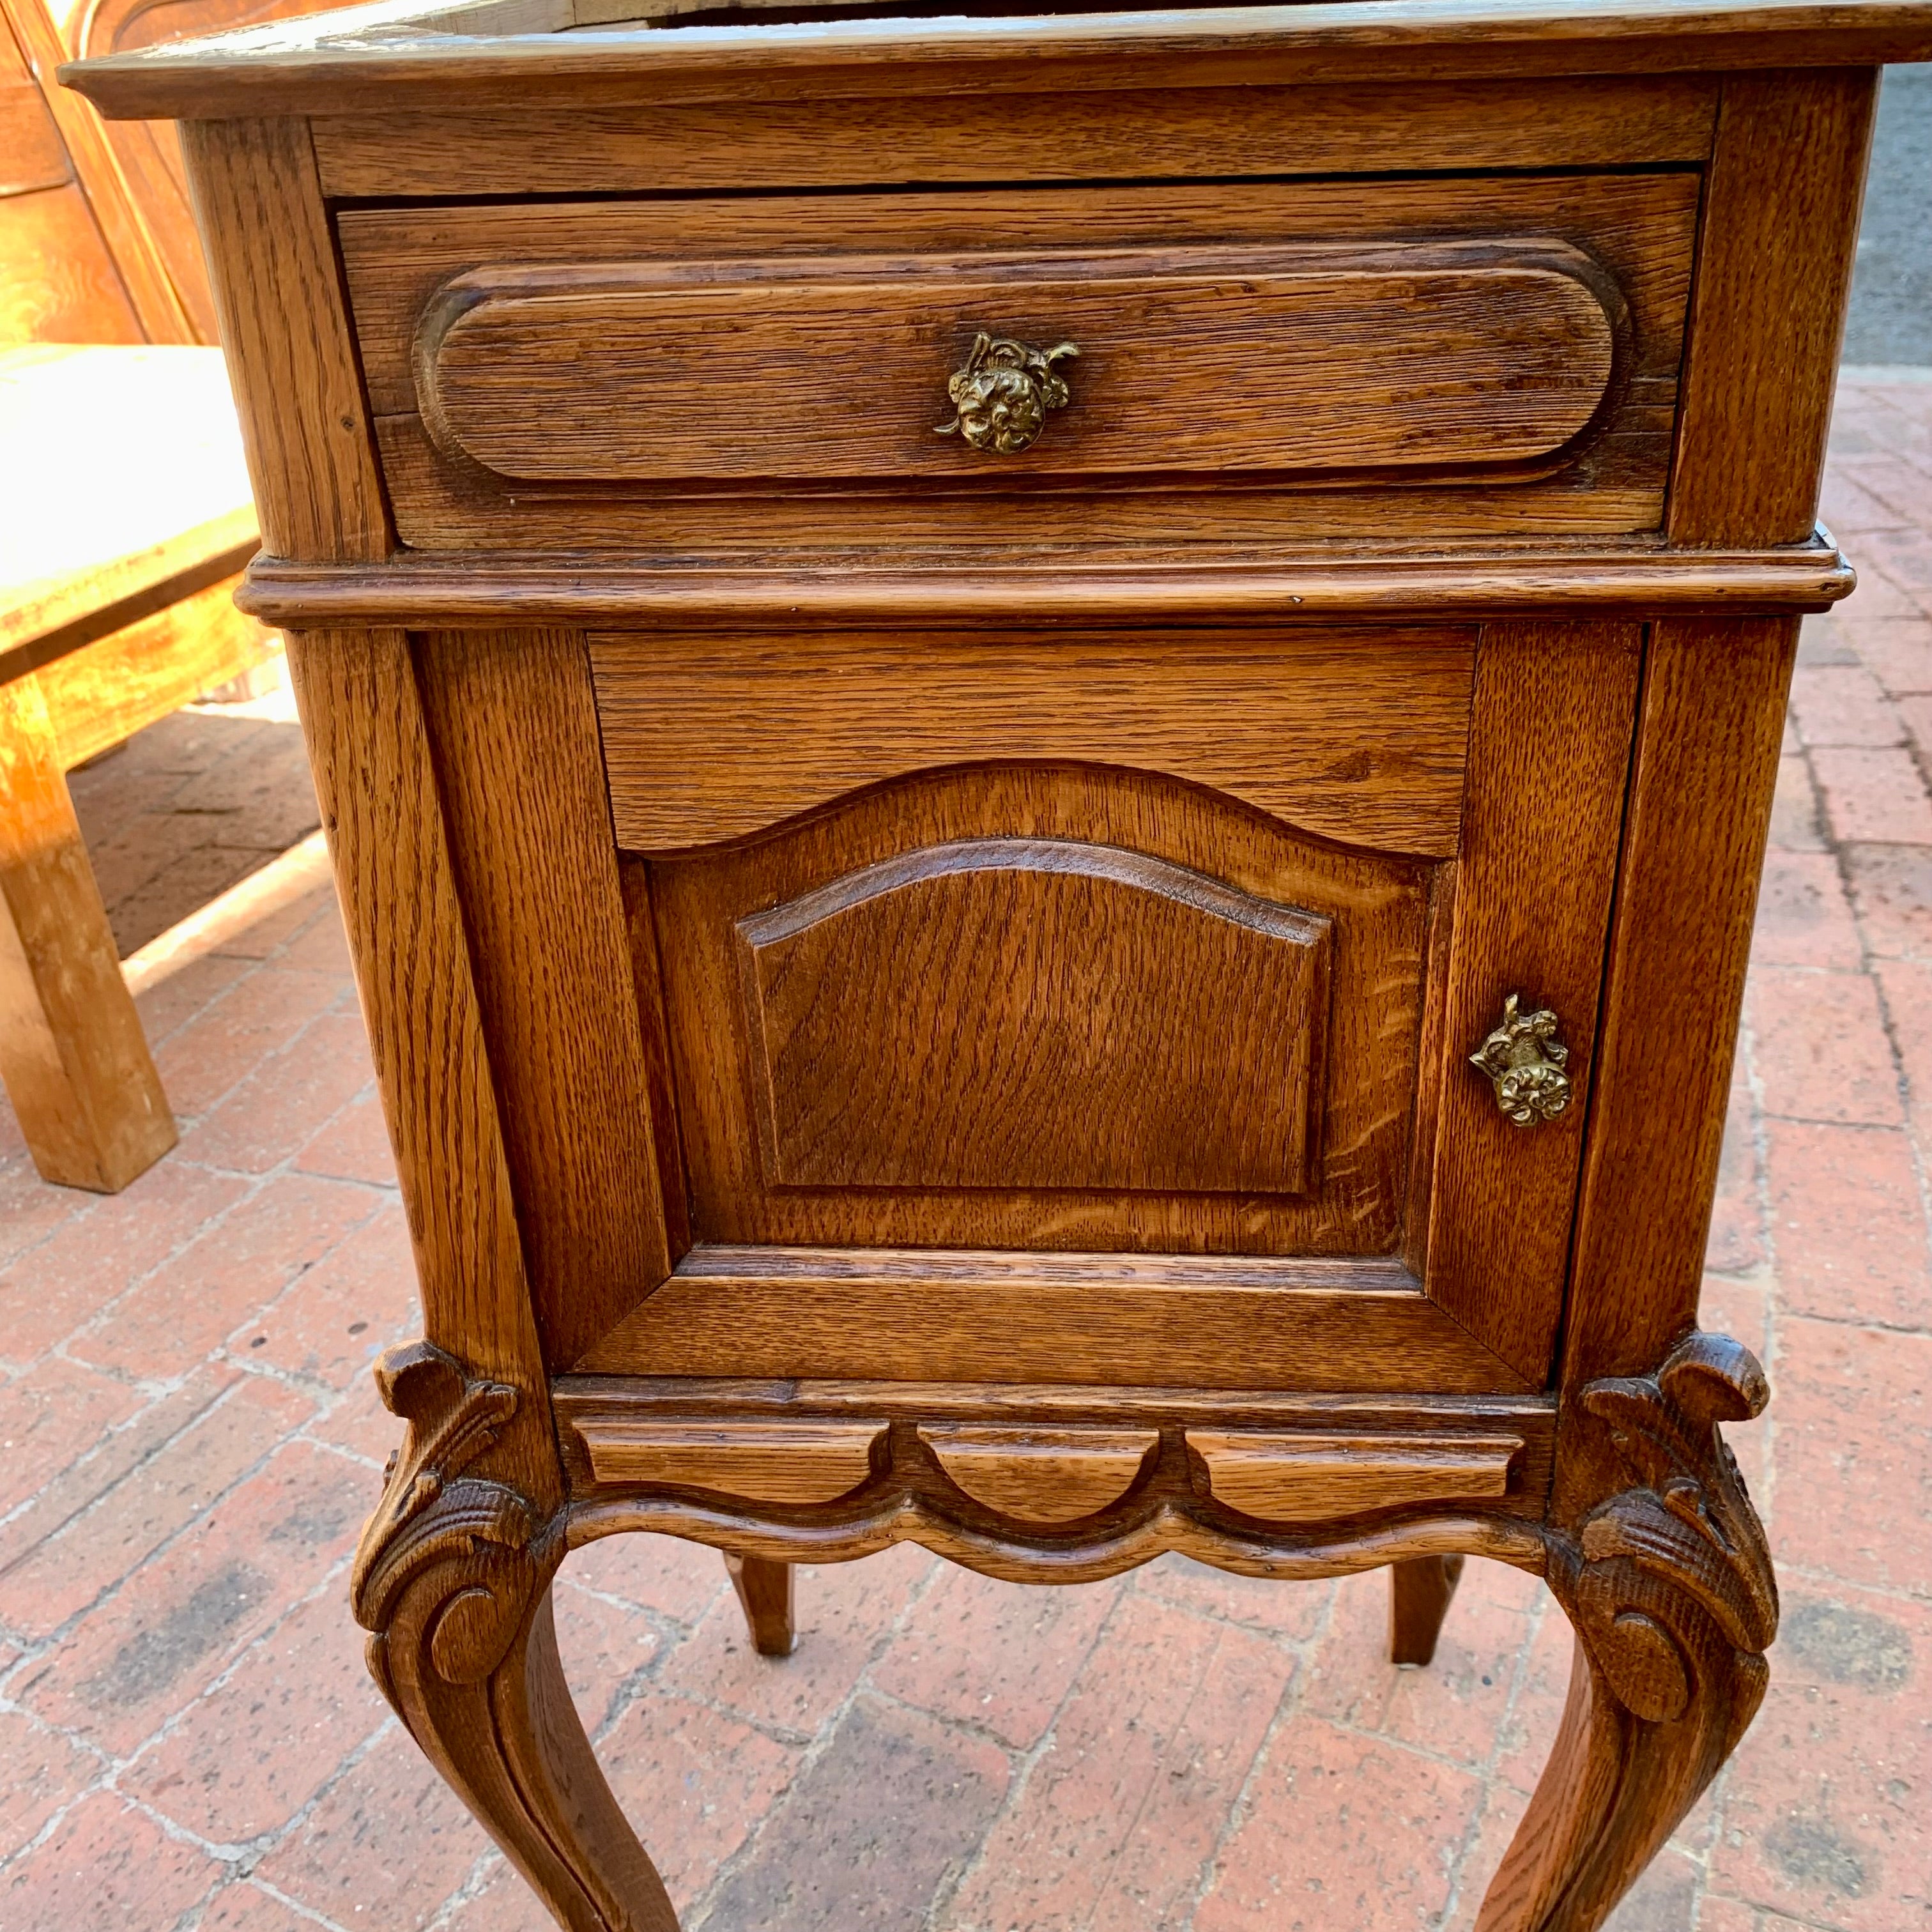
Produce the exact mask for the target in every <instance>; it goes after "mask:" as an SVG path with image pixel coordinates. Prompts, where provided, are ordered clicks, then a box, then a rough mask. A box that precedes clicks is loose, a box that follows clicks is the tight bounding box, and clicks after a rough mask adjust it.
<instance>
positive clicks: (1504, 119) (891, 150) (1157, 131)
mask: <svg viewBox="0 0 1932 1932" xmlns="http://www.w3.org/2000/svg"><path fill="white" fill-rule="evenodd" d="M1716 110H1717V87H1716V83H1715V82H1713V81H1712V80H1710V79H1709V78H1708V77H1706V76H1704V75H1701V74H1699V75H1685V76H1681V77H1659V78H1656V79H1642V80H1616V79H1610V78H1591V79H1589V80H1561V81H1553V82H1546V83H1543V84H1541V85H1540V86H1537V87H1535V88H1534V89H1529V88H1526V87H1524V86H1522V85H1521V84H1520V83H1517V82H1514V81H1491V82H1463V83H1455V82H1451V83H1436V84H1434V85H1424V86H1414V87H1410V88H1408V89H1404V90H1403V92H1402V93H1401V94H1400V95H1397V96H1394V97H1392V96H1391V94H1390V92H1389V91H1388V89H1385V88H1381V87H1373V86H1369V87H1362V86H1358V87H1298V88H1295V89H1293V90H1292V92H1285V91H1283V90H1282V89H1274V88H1266V87H1224V88H1203V89H1178V88H1177V89H1160V90H1149V91H1148V92H1130V91H1123V92H1118V93H1112V94H1106V95H1080V94H1072V95H1031V94H993V93H979V92H975V93H974V94H971V95H964V96H951V97H949V96H946V95H939V96H937V97H932V96H929V97H926V98H917V97H912V96H908V97H907V98H904V99H895V98H892V97H890V96H886V97H883V98H879V99H876V100H872V101H868V102H867V103H866V104H865V112H864V113H863V114H862V115H861V116H859V117H858V124H856V125H855V124H854V117H853V115H852V113H851V111H850V109H849V108H848V107H845V106H844V105H843V104H836V103H835V104H831V105H829V106H825V105H820V104H811V103H801V102H794V101H733V102H732V103H731V104H730V105H729V106H728V107H655V108H626V107H610V106H595V107H593V106H589V105H587V104H586V105H580V106H574V107H571V108H568V109H560V108H554V107H551V108H516V107H506V108H502V109H499V110H497V111H496V113H493V114H491V115H487V116H478V115H469V114H460V115H459V114H455V113H439V112H438V111H437V110H435V109H434V108H415V109H412V110H408V111H407V112H405V113H390V114H386V115H383V116H382V117H381V118H380V119H377V118H373V117H372V118H359V117H356V116H354V115H343V116H337V117H325V118H321V119H318V120H317V121H316V122H315V124H314V126H315V145H316V154H317V158H318V160H320V163H321V165H322V176H323V187H324V189H325V190H326V192H327V193H329V194H331V195H339V196H377V195H425V196H431V195H435V196H458V195H462V196H473V195H486V194H487V195H516V194H537V193H548V194H556V193H565V194H568V193H605V194H616V193H626V192H629V193H637V192H655V193H663V192H664V191H665V190H669V189H673V188H682V189H686V190H691V189H703V188H707V187H751V186H757V187H831V186H835V185H836V186H841V187H868V186H878V185H882V184H887V183H891V182H925V183H931V182H936V181H949V180H956V181H968V182H973V183H979V182H983V181H1001V180H1008V181H1018V180H1053V179H1056V178H1057V179H1060V180H1067V179H1070V178H1079V177H1082V176H1106V175H1116V176H1121V175H1126V176H1138V177H1141V178H1145V177H1147V176H1149V175H1184V174H1200V175H1239V174H1268V175H1284V174H1344V173H1352V172H1358V171H1360V172H1365V173H1376V174H1396V173H1420V172H1425V171H1428V170H1431V169H1480V168H1532V167H1544V168H1581V167H1592V166H1603V165H1604V164H1606V163H1608V164H1611V165H1614V166H1634V165H1640V164H1642V163H1646V162H1661V161H1695V160H1702V159H1703V157H1704V156H1705V155H1706V154H1708V153H1709V151H1710V146H1711V131H1712V124H1713V122H1714V121H1715V118H1716ZM834 136H836V138H834Z"/></svg>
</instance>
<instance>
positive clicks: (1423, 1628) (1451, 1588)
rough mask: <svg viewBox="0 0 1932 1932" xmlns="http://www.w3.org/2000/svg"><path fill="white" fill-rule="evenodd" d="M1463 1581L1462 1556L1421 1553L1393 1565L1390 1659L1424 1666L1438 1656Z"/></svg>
mask: <svg viewBox="0 0 1932 1932" xmlns="http://www.w3.org/2000/svg"><path fill="white" fill-rule="evenodd" d="M1462 1580H1463V1559H1462V1558H1461V1557H1460V1556H1421V1557H1418V1558H1417V1559H1415V1561H1414V1562H1409V1563H1392V1564H1391V1565H1389V1661H1390V1662H1391V1664H1409V1665H1411V1666H1414V1667H1421V1666H1422V1665H1424V1664H1432V1663H1433V1662H1434V1661H1435V1658H1436V1639H1437V1637H1439V1635H1440V1634H1442V1619H1443V1618H1444V1617H1445V1616H1447V1615H1448V1610H1449V1604H1450V1601H1451V1599H1452V1598H1454V1596H1455V1594H1456V1586H1457V1584H1458V1583H1460V1582H1461V1581H1462Z"/></svg>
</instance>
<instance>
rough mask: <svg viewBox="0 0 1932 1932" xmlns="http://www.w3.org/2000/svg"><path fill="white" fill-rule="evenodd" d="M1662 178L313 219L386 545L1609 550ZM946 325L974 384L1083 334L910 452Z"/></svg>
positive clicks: (1647, 402)
mask: <svg viewBox="0 0 1932 1932" xmlns="http://www.w3.org/2000/svg"><path fill="white" fill-rule="evenodd" d="M1697 186H1698V184H1697V176H1696V175H1694V174H1693V173H1690V172H1668V173H1657V174H1651V175H1643V174H1634V175H1619V176H1599V177H1592V176H1565V177H1561V178H1556V177H1552V178H1538V177H1535V176H1529V177H1517V178H1500V179H1491V180H1473V181H1472V180H1468V179H1427V178H1425V179H1420V180H1416V181H1373V182H1361V181H1356V182H1349V181H1341V182H1332V181H1331V182H1299V183H1295V184H1235V185H1229V186H1221V187H1172V188H1127V187H1123V188H1106V189H1100V188H1094V189H1080V190H1071V189H1069V190H1062V189H1042V190H1031V191H1025V192H1022V191H1018V190H1007V191H1004V192H986V193H944V194H942V193H907V194H899V195H892V196H880V195H868V194H838V195H834V196H814V197H811V198H808V199H799V198H793V197H787V196H748V197H744V198H741V199H733V200H729V201H703V200H700V199H685V200H679V199H665V200H662V201H656V202H625V201H621V200H613V201H609V202H600V203H595V204H569V203H563V204H550V205H541V206H532V205H516V204H510V205H498V206H492V207H487V208H485V207H460V206H458V207H452V208H434V209H432V208H420V207H418V208H410V209H407V210H397V211H390V210H384V209H352V210H349V211H345V212H344V213H343V214H341V215H340V216H339V217H338V231H339V234H340V237H341V245H342V249H343V254H344V264H345V268H346V270H347V275H348V279H349V285H350V295H351V300H352V305H353V311H354V315H355V320H356V329H357V333H358V336H359V344H360V347H361V350H362V356H363V359H364V365H365V371H366V374H367V377H368V385H369V391H370V395H371V401H372V403H373V404H374V409H375V411H376V413H377V433H378V436H379V438H380V442H381V445H382V447H383V455H384V461H385V465H386V471H387V474H388V480H389V487H390V491H391V495H392V500H393V502H394V505H395V512H396V517H397V520H398V529H399V530H400V532H401V534H402V535H403V537H404V540H405V541H407V542H409V543H410V544H415V545H417V546H420V547H453V548H463V547H475V546H478V545H481V544H513V545H515V546H517V547H525V548H527V547H541V546H547V545H552V544H554V545H557V546H560V547H571V548H580V549H592V550H594V549H596V548H598V547H622V548H624V549H626V550H631V551H633V552H636V553H640V554H645V555H649V554H652V553H656V552H661V551H663V550H667V549H670V548H673V547H675V548H677V549H679V550H680V551H688V550H690V549H691V547H694V546H695V547H698V548H700V549H702V548H704V547H732V546H736V547H739V549H742V547H744V546H745V545H752V546H756V547H763V546H768V545H773V544H823V543H826V542H834V543H838V544H846V543H850V542H857V541H867V542H894V541H904V542H906V543H907V544H927V543H934V542H944V543H946V544H949V545H956V544H962V543H963V544H974V543H983V544H1000V545H1002V546H1010V545H1011V544H1013V543H1014V542H1015V541H1028V540H1034V541H1064V540H1074V539H1078V540H1082V541H1093V540H1095V539H1097V538H1098V539H1102V540H1104V539H1106V538H1119V539H1121V540H1122V541H1130V540H1132V541H1148V540H1151V539H1158V538H1189V539H1211V540H1214V541H1219V542H1221V543H1224V544H1249V543H1252V542H1253V541H1257V540H1262V539H1265V538H1268V537H1269V536H1271V535H1273V536H1276V537H1280V538H1285V539H1286V538H1293V539H1295V540H1304V539H1306V538H1310V537H1319V536H1322V535H1375V536H1378V537H1388V536H1391V535H1400V534H1405V533H1412V534H1421V535H1427V534H1450V533H1464V534H1472V535H1475V534H1485V533H1490V534H1493V533H1498V532H1514V533H1519V534H1534V533H1538V532H1550V533H1558V532H1633V531H1644V530H1650V529H1655V528H1657V527H1658V524H1659V522H1660V520H1661V511H1662V505H1663V500H1664V487H1665V483H1666V479H1667V473H1668V469H1669V461H1670V436H1671V429H1672V425H1673V419H1674V413H1675V408H1676V382H1677V370H1678V366H1679V362H1680V361H1681V359H1682V337H1683V326H1684V317H1685V307H1686V303H1687V301H1688V290H1689V284H1690V272H1691V256H1692V243H1693V240H1694V230H1695V225H1696V216H1697ZM980 335H986V337H987V338H988V339H989V344H992V345H994V347H993V349H992V350H990V351H989V353H990V355H991V356H992V362H993V364H994V365H996V366H997V365H998V362H999V357H1000V356H1001V354H1002V353H1006V352H1001V351H999V350H998V348H997V345H998V343H1000V342H1001V341H1010V342H1013V343H1014V344H1019V345H1021V346H1022V347H1031V348H1032V349H1034V350H1037V351H1040V352H1046V351H1048V350H1052V349H1054V348H1056V347H1059V346H1061V345H1062V344H1065V343H1068V342H1071V343H1073V344H1074V345H1075V346H1076V347H1077V348H1078V349H1079V355H1078V356H1077V357H1072V356H1070V357H1064V358H1061V359H1058V360H1057V361H1055V362H1054V364H1053V366H1052V374H1053V375H1054V376H1055V377H1056V378H1058V379H1059V380H1064V383H1065V386H1066V401H1065V403H1064V406H1055V404H1054V401H1053V399H1052V397H1050V396H1047V395H1045V394H1044V392H1043V395H1042V396H1041V397H1040V398H1037V399H1036V401H1037V410H1036V413H1037V415H1038V416H1039V418H1040V422H1039V424H1038V434H1037V438H1036V440H1034V441H1032V442H1031V443H1030V444H1027V445H1026V446H1024V447H1020V448H1016V449H1010V450H1008V451H1007V452H1004V453H998V454H995V453H992V452H989V451H986V450H984V449H979V448H975V447H972V446H969V444H968V441H967V440H966V439H965V437H964V436H963V435H962V434H946V435H938V434H935V433H934V432H935V430H936V429H938V428H940V427H941V426H942V425H945V424H947V422H949V421H950V420H951V419H953V417H954V416H955V412H956V407H958V398H957V396H956V395H955V394H954V393H953V392H951V390H950V382H951V379H952V378H953V377H954V376H955V375H956V374H959V372H961V371H962V370H964V369H965V368H968V367H970V366H972V359H973V356H974V349H975V344H976V342H977V338H979V337H980ZM1012 353H1013V354H1014V355H1017V353H1018V351H1017V350H1015V351H1014V352H1012ZM965 420H966V422H967V423H968V425H969V426H971V425H974V424H975V423H976V422H977V419H975V418H974V416H972V414H971V413H970V412H969V413H968V415H967V416H966V419H965ZM1009 440H1012V439H1010V438H1009ZM1016 493H1022V494H1023V495H1024V496H1025V502H1023V503H1022V502H1016ZM828 494H830V495H833V496H836V498H837V501H836V502H827V501H826V496H827V495H828Z"/></svg>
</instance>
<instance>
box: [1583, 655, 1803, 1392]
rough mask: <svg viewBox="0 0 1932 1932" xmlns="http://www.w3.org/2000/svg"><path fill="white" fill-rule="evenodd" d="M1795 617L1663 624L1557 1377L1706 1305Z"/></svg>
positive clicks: (1642, 1365) (1645, 1345) (1654, 1351)
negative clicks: (1707, 1246)
mask: <svg viewBox="0 0 1932 1932" xmlns="http://www.w3.org/2000/svg"><path fill="white" fill-rule="evenodd" d="M1797 645H1798V625H1797V622H1796V619H1790V618H1762V619H1747V620H1742V621H1733V622H1721V621H1718V620H1716V619H1710V620H1706V621H1703V622H1694V621H1691V620H1688V619H1678V620H1673V621H1672V622H1665V623H1661V624H1658V625H1656V626H1655V628H1654V629H1653V631H1652V637H1651V644H1650V651H1649V661H1648V664H1647V666H1646V673H1645V678H1644V690H1643V708H1642V723H1641V726H1640V732H1639V742H1638V748H1637V767H1636V775H1635V781H1634V785H1633V787H1632V790H1631V810H1630V817H1629V821H1628V827H1627V829H1626V832H1625V845H1624V853H1623V859H1622V877H1621V880H1620V882H1619V889H1618V900H1617V913H1616V924H1615V926H1614V928H1613V931H1612V934H1611V938H1610V977H1609V981H1608V984H1607V988H1606V991H1605V997H1604V1022H1603V1046H1602V1049H1601V1052H1600V1054H1599V1055H1598V1067H1597V1079H1596V1089H1595V1095H1594V1097H1593V1098H1592V1107H1591V1118H1590V1144H1589V1157H1588V1159H1587V1160H1586V1163H1585V1165H1584V1170H1583V1191H1582V1197H1581V1205H1580V1211H1579V1218H1578V1224H1577V1248H1576V1257H1575V1263H1574V1269H1573V1271H1572V1275H1571V1304H1570V1314H1569V1320H1568V1329H1567V1333H1566V1337H1565V1348H1564V1370H1563V1379H1564V1382H1565V1386H1566V1387H1568V1388H1576V1387H1578V1386H1580V1385H1581V1384H1583V1383H1584V1382H1589V1381H1590V1380H1592V1379H1593V1378H1595V1377H1596V1376H1616V1375H1635V1374H1639V1373H1642V1372H1643V1370H1645V1369H1646V1367H1649V1366H1650V1365H1654V1364H1655V1363H1657V1362H1658V1361H1660V1360H1661V1358H1663V1357H1664V1355H1665V1354H1666V1353H1667V1352H1668V1351H1669V1349H1670V1346H1671V1343H1672V1342H1673V1340H1674V1339H1675V1338H1676V1337H1677V1336H1678V1335H1679V1334H1681V1333H1682V1331H1684V1330H1685V1328H1688V1327H1690V1326H1691V1324H1692V1323H1693V1322H1694V1321H1695V1320H1696V1319H1697V1290H1698V1286H1699V1283H1700V1280H1701V1277H1702V1273H1703V1254H1704V1242H1705V1237H1706V1233H1707V1232H1708V1230H1709V1224H1710V1217H1711V1199H1712V1191H1713V1190H1714V1188H1715V1185H1716V1181H1717V1172H1718V1151H1719V1148H1720V1147H1721V1145H1722V1142H1723V1140H1724V1114H1725V1109H1726V1105H1727V1100H1728V1097H1729V1094H1730V1078H1731V1058H1732V1054H1733V1049H1734V1048H1735V1046H1736V1039H1737V1023H1738V1011H1739V1005H1740V1004H1741V1002H1742V999H1743V997H1744V982H1745V966H1746V965H1747V963H1748V961H1749V959H1750V956H1751V921H1752V919H1753V917H1754V915H1755V913H1756V912H1757V893H1758V878H1759V873H1760V868H1762V866H1763V861H1764V846H1765V839H1766V835H1768V832H1769V828H1770V824H1771V799H1772V790H1773V787H1775V784H1776V782H1777V778H1778V750H1779V746H1780V743H1781V739H1782V736H1783V732H1784V699H1785V692H1786V690H1787V687H1788V685H1789V684H1790V678H1791V665H1792V661H1793V657H1794V656H1795V655H1796V650H1797Z"/></svg>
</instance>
